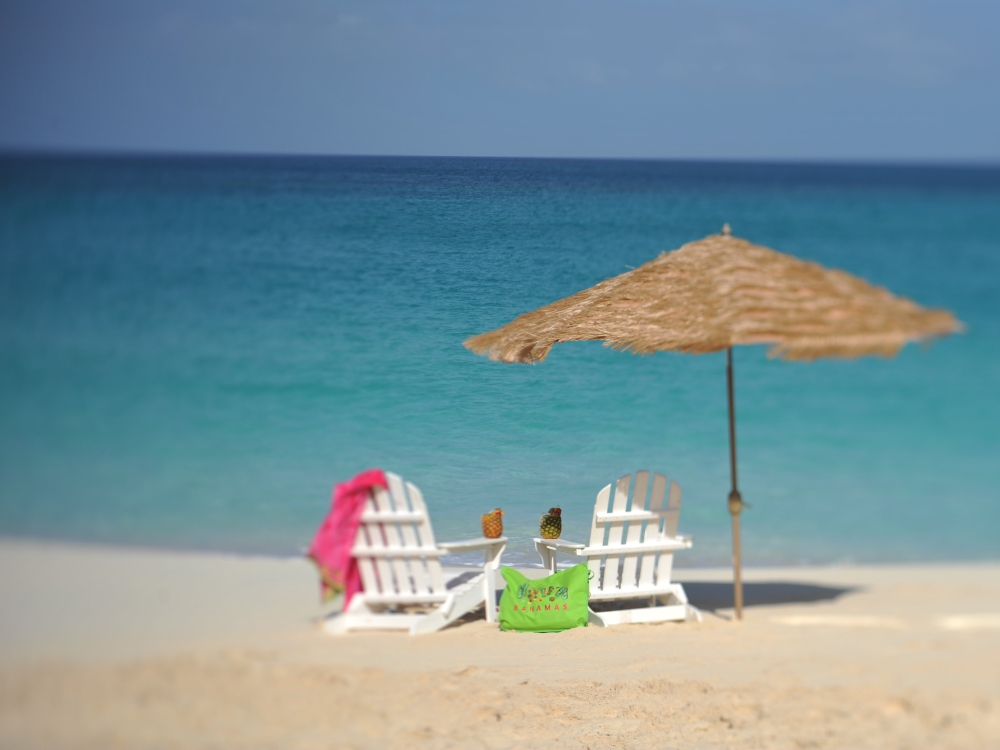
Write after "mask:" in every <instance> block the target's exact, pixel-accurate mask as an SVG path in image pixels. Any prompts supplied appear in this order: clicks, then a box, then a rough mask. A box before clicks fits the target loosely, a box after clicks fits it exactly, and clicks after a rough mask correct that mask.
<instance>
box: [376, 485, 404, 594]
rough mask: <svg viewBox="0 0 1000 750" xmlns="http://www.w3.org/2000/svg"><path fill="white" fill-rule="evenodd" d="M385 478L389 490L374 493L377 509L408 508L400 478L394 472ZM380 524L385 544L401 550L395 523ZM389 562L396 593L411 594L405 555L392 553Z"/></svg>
mask: <svg viewBox="0 0 1000 750" xmlns="http://www.w3.org/2000/svg"><path fill="white" fill-rule="evenodd" d="M386 479H388V480H389V492H388V493H385V492H382V493H379V494H378V495H376V497H375V503H376V505H378V509H379V510H380V511H382V512H383V513H386V512H389V513H394V512H395V511H396V510H397V508H398V509H399V510H404V511H406V510H409V508H408V507H407V502H406V490H404V489H403V482H402V480H401V479H400V478H399V477H398V476H396V475H395V474H388V475H386ZM380 501H381V503H380ZM381 526H382V530H383V531H384V533H385V546H386V547H387V548H388V549H390V550H393V551H396V550H399V551H402V549H403V540H402V538H401V537H400V535H399V527H398V526H397V525H396V524H395V523H383V524H381ZM390 564H391V566H392V572H393V577H394V579H395V584H396V593H397V594H412V593H413V580H412V578H411V577H410V565H409V560H408V559H407V557H404V556H403V555H399V554H396V555H393V556H392V558H391V560H390Z"/></svg>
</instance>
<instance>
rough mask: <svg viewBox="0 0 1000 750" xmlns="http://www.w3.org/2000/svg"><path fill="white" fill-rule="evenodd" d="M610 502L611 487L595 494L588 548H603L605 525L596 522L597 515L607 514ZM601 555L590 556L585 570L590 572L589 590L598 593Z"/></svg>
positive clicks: (603, 488) (606, 487)
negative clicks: (595, 500) (595, 499)
mask: <svg viewBox="0 0 1000 750" xmlns="http://www.w3.org/2000/svg"><path fill="white" fill-rule="evenodd" d="M610 500H611V485H610V484H609V485H607V486H605V487H602V488H601V491H600V492H598V493H597V502H596V503H595V505H594V518H593V520H592V521H591V522H590V542H589V544H588V546H590V547H603V546H604V532H605V530H606V529H605V524H603V523H601V522H599V521H598V520H597V514H598V513H607V512H608V503H609V502H610ZM601 557H602V556H601V555H590V556H588V558H587V568H588V569H589V570H590V590H591V591H592V592H593V591H599V590H600V588H601Z"/></svg>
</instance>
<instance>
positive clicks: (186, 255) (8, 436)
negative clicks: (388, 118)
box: [0, 155, 1000, 566]
mask: <svg viewBox="0 0 1000 750" xmlns="http://www.w3.org/2000/svg"><path fill="white" fill-rule="evenodd" d="M724 222H728V223H729V224H730V225H731V226H732V228H733V233H734V234H736V235H738V236H741V237H745V238H747V239H749V240H751V241H753V242H756V243H759V244H763V245H767V246H769V247H773V248H775V249H777V250H780V251H782V252H787V253H791V254H794V255H797V256H799V257H802V258H806V259H810V260H815V261H818V262H820V263H822V264H824V265H827V266H832V267H837V268H842V269H844V270H847V271H850V272H851V273H855V274H858V275H860V276H863V277H865V278H867V279H868V280H870V281H872V282H874V283H876V284H880V285H884V286H886V287H887V288H889V289H890V290H891V291H893V292H895V293H897V294H901V295H905V296H908V297H911V298H912V299H914V300H916V301H917V302H919V303H920V304H922V305H926V306H932V307H945V308H948V309H950V310H952V311H954V312H955V314H956V315H957V316H958V317H959V318H960V319H961V320H962V321H963V322H964V323H965V325H966V326H967V330H966V332H965V333H964V334H962V335H956V336H952V337H949V338H947V339H943V340H940V341H938V342H936V343H934V344H933V345H931V346H929V347H920V346H909V347H907V348H906V349H905V350H904V351H903V352H902V353H901V354H900V355H899V356H898V357H897V358H896V359H893V360H885V359H880V358H867V359H861V360H856V361H836V360H830V361H819V362H814V363H811V364H801V363H787V362H781V361H774V360H769V359H768V358H767V356H766V350H765V349H764V348H763V347H742V348H738V349H737V350H735V353H734V358H735V371H736V407H737V418H738V425H737V432H738V440H739V468H740V485H741V490H742V492H743V496H744V498H745V499H746V501H747V502H749V503H750V504H751V506H752V508H751V509H749V510H747V511H746V512H745V513H744V515H743V548H744V559H745V562H746V564H748V565H769V564H803V563H807V564H825V563H834V562H848V561H857V562H884V561H919V560H959V559H961V560H975V559H997V558H998V557H1000V169H998V168H992V167H957V166H956V167H953V166H891V165H849V164H795V163H788V164H766V163H724V162H719V163H695V162H671V161H610V160H542V159H487V158H483V159H471V158H468V159H466V158H462V159H459V158H455V159H446V158H389V157H384V158H383V157H172V156H171V157H166V156H163V157H131V156H129V157H126V156H120V157H96V156H95V157H83V156H81V157H69V156H63V157H57V156H16V155H8V156H5V157H3V158H0V535H3V536H8V537H33V538H51V539H69V540H80V541H87V542H99V543H111V544H123V545H139V546H157V547H170V548H183V549H211V550H228V551H236V552H246V553H263V554H278V555H295V554H299V553H300V551H301V550H302V548H303V547H305V546H306V545H307V544H308V542H309V540H310V538H311V536H312V533H313V531H314V529H315V527H316V526H317V524H318V523H319V521H320V520H321V518H322V517H323V515H324V513H325V512H326V510H327V508H328V506H329V502H330V492H331V488H332V486H333V485H334V484H335V483H336V482H339V481H344V480H346V479H349V478H350V477H352V476H353V475H354V474H356V473H358V472H360V471H362V470H364V469H367V468H370V467H380V468H384V469H387V470H391V471H395V472H396V473H398V474H401V475H402V476H404V477H405V478H407V479H409V480H411V481H413V482H415V483H416V484H417V485H418V486H420V487H421V489H422V490H423V492H424V495H425V497H426V498H427V501H428V504H429V506H430V509H431V514H432V519H433V522H434V526H435V531H436V533H437V536H438V538H439V539H442V540H444V539H461V538H467V537H473V536H478V534H479V516H480V515H481V514H482V513H484V512H486V511H488V510H491V509H493V508H495V507H501V508H503V510H504V511H505V513H506V516H505V522H506V524H505V525H506V533H507V535H508V536H510V537H511V543H510V546H509V549H508V554H507V556H506V559H507V560H508V561H512V562H532V561H536V557H535V553H534V552H533V551H532V548H531V542H530V538H531V536H533V535H534V534H536V533H537V524H538V517H539V515H541V514H542V513H543V512H545V510H546V509H547V508H549V507H550V506H554V505H559V506H561V507H562V508H563V518H564V536H565V537H566V538H581V537H582V536H583V534H584V532H585V530H586V529H587V528H589V522H590V514H591V511H592V508H593V502H594V497H595V495H596V493H597V491H598V490H599V489H600V488H601V487H602V486H603V485H605V484H607V483H609V482H612V481H614V480H615V479H616V478H617V477H618V476H620V475H622V474H625V473H629V472H632V471H635V470H636V469H643V468H645V469H650V470H654V471H660V472H662V473H665V474H667V475H668V476H670V477H671V478H673V479H675V480H676V481H677V482H678V483H679V484H680V485H681V487H682V488H683V492H684V502H683V509H682V512H681V521H680V530H681V531H682V532H683V533H688V534H693V535H694V537H695V545H694V548H693V549H692V550H691V551H689V552H685V553H683V554H679V555H678V559H677V564H678V565H689V566H695V565H725V564H727V563H728V561H729V555H730V523H729V516H728V513H727V511H726V495H727V493H728V490H729V479H728V452H727V451H728V448H727V422H726V388H725V386H726V382H725V355H724V354H714V355H703V356H689V355H682V354H671V353H658V354H655V355H653V356H648V357H639V356H634V355H630V354H625V353H621V352H615V351H612V350H608V349H605V348H603V347H602V346H601V344H599V343H578V344H563V345H560V346H557V347H556V348H555V349H553V351H552V353H551V355H550V356H549V358H548V359H547V360H546V361H545V362H543V363H541V364H539V365H535V366H523V365H504V364H499V363H494V362H490V361H489V360H487V359H485V358H482V357H478V356H475V355H473V354H472V353H470V352H468V351H467V350H465V349H464V348H463V347H462V341H463V340H464V339H465V338H467V337H468V336H471V335H473V334H476V333H480V332H483V331H486V330H490V329H493V328H495V327H497V326H499V325H502V324H503V323H506V322H508V321H510V320H511V319H513V318H514V317H515V316H517V315H518V314H520V313H523V312H527V311H529V310H532V309H534V308H536V307H538V306H540V305H543V304H546V303H548V302H551V301H554V300H556V299H558V298H560V297H564V296H566V295H568V294H572V293H573V292H576V291H579V290H581V289H584V288H586V287H589V286H591V285H593V284H595V283H597V282H599V281H601V280H603V279H606V278H609V277H611V276H614V275H616V274H619V273H621V272H623V271H625V270H627V269H628V268H630V267H634V266H638V265H640V264H642V263H643V262H645V261H647V260H650V259H652V258H653V257H655V256H656V255H657V254H658V253H660V252H661V251H664V250H671V249H674V248H677V247H679V246H680V245H682V244H684V243H685V242H689V241H691V240H695V239H699V238H701V237H703V236H705V235H707V234H711V233H715V232H718V231H719V229H720V228H721V226H722V224H723V223H724Z"/></svg>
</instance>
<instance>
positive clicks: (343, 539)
mask: <svg viewBox="0 0 1000 750" xmlns="http://www.w3.org/2000/svg"><path fill="white" fill-rule="evenodd" d="M388 486H389V485H388V484H387V483H386V481H385V474H383V473H382V471H381V469H370V470H368V471H363V472H361V473H360V474H358V475H357V476H356V477H354V479H352V480H351V481H350V482H344V483H343V484H338V485H337V486H336V487H335V488H334V490H333V500H332V502H331V504H330V512H329V513H327V514H326V518H324V519H323V523H321V524H320V527H319V529H317V531H316V536H315V537H313V541H312V544H311V545H310V547H309V557H310V558H312V561H313V562H314V563H316V567H317V568H318V569H319V577H320V596H321V597H322V600H323V601H328V600H330V599H332V598H333V597H335V596H336V595H337V594H339V593H340V592H344V608H345V609H346V608H347V605H348V604H350V603H351V597H353V596H354V595H355V594H356V593H358V592H359V591H361V574H360V573H359V572H358V562H357V560H355V559H354V558H353V557H351V548H352V547H354V537H355V536H356V535H357V533H358V524H359V523H360V522H361V514H362V513H363V512H364V509H365V501H366V500H367V499H368V494H369V493H370V492H371V491H372V489H373V488H374V487H381V488H383V489H387V488H388Z"/></svg>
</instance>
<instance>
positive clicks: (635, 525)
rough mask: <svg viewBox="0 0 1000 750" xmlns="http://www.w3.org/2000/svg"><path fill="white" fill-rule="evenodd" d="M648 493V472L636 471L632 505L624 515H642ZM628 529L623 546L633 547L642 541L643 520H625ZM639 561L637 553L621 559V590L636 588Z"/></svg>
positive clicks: (631, 553)
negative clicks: (637, 513)
mask: <svg viewBox="0 0 1000 750" xmlns="http://www.w3.org/2000/svg"><path fill="white" fill-rule="evenodd" d="M648 491H649V472H648V471H638V472H636V475H635V484H634V485H633V487H632V505H631V507H630V508H629V511H630V513H625V514H624V515H626V516H628V515H636V513H635V512H636V511H638V512H639V513H643V512H645V510H646V493H647V492H648ZM626 522H627V523H628V528H627V529H626V531H625V546H626V547H634V546H635V545H638V544H639V542H640V540H641V539H642V527H643V519H641V518H629V519H627V520H626ZM638 561H639V553H638V552H626V553H625V554H624V556H623V557H622V576H621V584H620V588H621V589H623V590H624V589H634V588H635V586H636V579H635V570H636V564H637V563H638Z"/></svg>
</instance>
